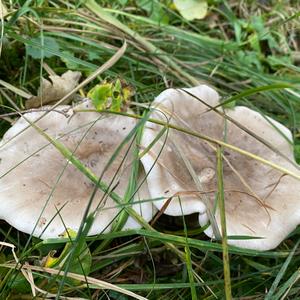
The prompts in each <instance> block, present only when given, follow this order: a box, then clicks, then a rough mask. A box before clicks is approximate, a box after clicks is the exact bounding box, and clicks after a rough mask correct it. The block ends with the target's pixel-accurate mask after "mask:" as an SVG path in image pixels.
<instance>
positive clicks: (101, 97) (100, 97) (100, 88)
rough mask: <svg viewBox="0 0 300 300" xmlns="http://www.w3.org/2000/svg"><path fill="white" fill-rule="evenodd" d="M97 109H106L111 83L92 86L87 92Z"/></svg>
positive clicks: (110, 94)
mask: <svg viewBox="0 0 300 300" xmlns="http://www.w3.org/2000/svg"><path fill="white" fill-rule="evenodd" d="M87 96H88V98H90V99H91V100H92V102H93V104H94V106H95V108H96V109H97V110H103V109H106V107H107V106H108V101H109V99H110V98H111V96H112V84H111V83H103V84H97V85H96V86H94V87H93V88H92V89H91V90H90V91H89V92H88V94H87Z"/></svg>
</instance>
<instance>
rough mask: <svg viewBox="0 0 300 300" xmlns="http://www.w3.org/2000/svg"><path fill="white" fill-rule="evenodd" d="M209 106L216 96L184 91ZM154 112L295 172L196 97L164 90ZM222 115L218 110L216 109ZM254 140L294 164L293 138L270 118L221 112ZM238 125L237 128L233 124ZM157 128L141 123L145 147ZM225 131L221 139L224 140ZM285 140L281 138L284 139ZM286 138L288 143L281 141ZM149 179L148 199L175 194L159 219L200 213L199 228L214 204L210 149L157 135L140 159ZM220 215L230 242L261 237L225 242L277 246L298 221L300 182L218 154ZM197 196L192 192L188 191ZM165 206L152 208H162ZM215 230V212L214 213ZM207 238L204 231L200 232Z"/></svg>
mask: <svg viewBox="0 0 300 300" xmlns="http://www.w3.org/2000/svg"><path fill="white" fill-rule="evenodd" d="M185 90H186V91H188V92H189V93H190V94H193V95H195V96H196V97H198V98H200V99H201V100H202V101H204V102H205V103H207V104H208V105H209V106H216V105H218V104H219V96H218V94H217V93H216V92H215V91H214V90H213V89H211V88H209V87H207V86H205V85H201V86H198V87H195V88H191V89H185ZM153 107H155V108H156V110H155V111H154V112H153V113H152V114H151V118H154V119H159V120H162V121H165V122H167V121H169V122H170V124H173V125H177V126H180V127H183V128H188V129H190V130H192V131H194V132H197V133H199V134H202V135H206V136H209V137H211V138H214V139H218V140H221V141H222V140H224V139H225V141H226V142H227V143H228V144H231V145H234V146H236V147H238V148H241V149H243V150H246V151H248V152H251V153H253V154H255V155H257V156H259V157H261V158H264V159H267V160H269V161H271V162H273V163H275V164H278V165H279V166H281V167H284V168H286V169H288V170H290V171H292V172H294V173H296V174H300V172H299V170H298V169H297V168H296V167H295V166H293V165H292V164H291V163H290V162H288V161H287V160H286V159H285V158H283V157H282V156H281V155H279V154H278V153H275V152H273V151H272V150H271V149H269V147H267V146H266V145H264V144H263V143H262V142H260V141H258V140H257V139H256V138H254V137H253V136H251V135H249V134H248V133H246V132H245V131H244V130H242V129H241V128H240V127H238V126H237V125H235V124H234V123H233V122H231V121H229V120H227V121H225V120H224V118H223V117H222V116H221V115H220V114H218V113H216V112H215V111H213V110H209V111H208V109H207V106H206V105H205V104H203V103H201V101H199V100H197V99H196V98H194V97H192V96H190V95H188V94H187V93H185V92H184V91H181V90H175V89H169V90H166V91H164V92H163V93H162V94H160V95H159V96H158V97H157V98H156V99H155V101H154V102H153ZM219 111H220V112H222V110H221V109H220V110H219ZM224 112H225V113H226V114H227V115H228V117H230V118H231V119H233V120H235V121H236V122H238V123H239V124H241V125H242V126H244V127H246V128H247V129H248V130H249V131H251V132H253V133H255V134H256V135H257V136H258V137H260V138H261V139H263V140H265V141H266V142H267V143H269V144H271V145H272V146H273V147H274V149H277V150H278V151H279V152H281V153H282V154H283V155H285V156H286V157H287V158H289V159H290V160H291V161H293V162H295V161H294V157H293V147H292V145H291V141H292V135H291V133H290V131H289V130H288V129H287V128H286V127H284V126H283V125H281V124H279V123H278V122H276V121H275V120H273V119H271V118H268V117H263V116H261V115H260V114H259V113H257V112H255V111H253V110H251V109H249V108H246V107H241V106H240V107H239V106H237V107H235V108H234V109H226V110H225V111H224ZM236 124H237V123H236ZM162 128H163V126H161V125H158V124H154V123H150V122H149V123H147V126H146V128H145V134H144V137H143V140H142V146H143V148H145V149H146V148H147V147H148V146H149V145H150V144H151V143H152V142H153V141H154V140H155V138H157V135H158V133H159V132H160V130H161V129H162ZM224 132H226V134H224ZM284 136H285V137H284ZM288 140H289V141H290V142H288ZM142 163H143V165H144V167H145V170H146V172H150V173H149V174H148V178H147V181H148V186H149V190H150V194H151V196H152V197H153V198H156V197H162V196H166V195H167V196H169V197H170V196H172V195H176V194H178V193H179V194H181V197H180V200H181V207H182V208H181V207H180V204H179V202H178V199H176V197H175V198H174V199H173V200H172V201H171V202H170V204H169V206H168V208H167V209H166V211H165V213H166V214H169V215H181V214H182V213H183V214H190V213H193V212H199V213H200V214H199V222H200V225H201V226H204V225H206V224H207V223H208V221H209V218H208V214H207V211H206V208H208V210H209V211H211V212H213V211H214V210H215V207H217V206H216V203H215V201H216V193H217V176H216V149H215V145H214V144H212V143H209V142H206V141H204V140H201V139H199V138H197V137H193V136H190V135H188V134H185V133H182V132H179V131H176V130H174V129H170V130H169V132H168V135H166V134H164V135H163V136H162V137H160V138H159V139H158V140H157V142H156V143H155V145H154V146H153V147H152V148H151V149H150V150H149V151H148V153H147V154H145V155H144V157H143V158H142ZM223 173H224V194H225V212H226V223H227V234H228V235H229V236H234V235H235V236H248V237H261V239H229V243H230V244H232V245H236V246H241V247H245V248H252V249H258V250H267V249H272V248H274V247H276V246H277V245H278V244H279V243H280V242H281V241H282V240H283V239H284V238H285V237H286V236H287V235H288V234H289V233H290V232H291V231H292V230H293V229H295V227H296V226H297V225H298V224H299V223H300V198H299V195H300V182H299V181H297V180H296V179H294V178H292V177H290V176H288V175H286V176H283V174H282V173H280V172H279V171H277V170H275V169H274V168H271V167H270V166H267V165H264V164H262V163H260V162H259V161H257V160H255V159H252V158H250V157H247V156H245V155H243V154H240V153H238V152H236V151H233V150H230V149H228V148H224V155H223ZM195 191H198V193H195ZM165 202H166V200H162V201H158V202H156V203H154V204H155V205H156V206H157V208H158V209H161V208H162V206H163V205H164V203H165ZM215 218H216V223H217V225H218V227H219V228H220V215H219V210H218V208H216V212H215ZM205 232H206V234H207V235H209V236H210V237H214V233H213V230H212V228H211V226H209V228H208V229H207V230H206V231H205Z"/></svg>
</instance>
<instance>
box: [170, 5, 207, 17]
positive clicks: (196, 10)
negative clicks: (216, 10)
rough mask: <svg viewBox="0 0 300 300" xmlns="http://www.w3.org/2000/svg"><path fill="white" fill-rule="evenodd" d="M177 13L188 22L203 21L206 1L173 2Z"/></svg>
mask: <svg viewBox="0 0 300 300" xmlns="http://www.w3.org/2000/svg"><path fill="white" fill-rule="evenodd" d="M173 3H174V5H175V6H176V8H177V10H178V11H179V13H180V14H181V15H182V16H183V17H184V18H185V19H186V20H188V21H192V20H194V19H203V18H204V17H205V16H206V13H207V1H206V0H173Z"/></svg>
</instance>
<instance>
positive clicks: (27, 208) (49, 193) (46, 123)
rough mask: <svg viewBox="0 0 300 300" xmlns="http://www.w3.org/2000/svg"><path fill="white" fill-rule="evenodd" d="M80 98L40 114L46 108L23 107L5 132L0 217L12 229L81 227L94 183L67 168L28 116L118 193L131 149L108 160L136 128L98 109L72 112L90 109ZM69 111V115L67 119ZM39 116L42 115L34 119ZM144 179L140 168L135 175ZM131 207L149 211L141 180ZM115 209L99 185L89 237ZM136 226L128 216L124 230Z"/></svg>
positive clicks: (46, 233) (52, 232) (0, 150)
mask: <svg viewBox="0 0 300 300" xmlns="http://www.w3.org/2000/svg"><path fill="white" fill-rule="evenodd" d="M91 108H93V107H92V104H91V102H90V101H86V102H84V103H82V104H80V105H79V106H77V107H75V109H72V107H70V106H66V105H64V106H59V107H58V108H57V109H56V110H53V111H50V112H49V113H48V114H47V115H46V116H44V117H43V118H40V117H41V115H42V114H44V112H29V113H26V114H24V117H21V118H20V119H18V121H17V122H16V123H15V124H14V125H13V126H12V127H11V128H10V129H9V130H8V131H7V132H6V134H5V135H4V137H3V139H2V141H1V142H0V203H1V208H0V218H1V219H4V220H6V221H7V222H8V223H10V224H11V225H13V226H14V227H16V228H17V229H19V230H21V231H23V232H26V233H29V234H33V235H34V236H37V237H40V238H49V237H57V236H58V235H59V234H62V233H63V232H64V231H65V230H66V229H67V228H71V229H73V230H75V231H77V230H78V229H79V226H80V224H81V222H82V218H83V215H84V212H85V210H86V208H87V205H88V203H89V201H90V199H91V195H92V193H93V191H94V188H95V186H94V183H93V182H91V181H90V180H89V179H88V178H86V176H85V175H83V174H82V173H81V172H80V171H79V170H78V169H77V168H76V167H75V166H74V165H72V164H71V163H70V162H69V161H68V160H67V159H66V158H65V157H64V156H63V155H62V154H61V153H60V152H59V151H58V150H57V149H56V148H55V147H54V146H53V145H52V144H51V143H49V142H48V141H47V140H46V139H45V138H44V137H43V136H42V135H41V134H40V133H39V132H38V131H36V129H35V128H34V127H29V128H27V129H26V130H24V129H25V128H26V127H28V120H29V121H31V122H35V121H36V120H38V121H37V122H36V125H37V126H38V127H39V128H40V129H41V130H43V131H45V132H46V133H47V134H48V135H50V136H51V137H53V138H55V139H58V140H59V141H60V142H61V143H63V144H64V145H65V146H66V147H67V148H68V149H69V150H70V151H72V153H73V154H74V156H75V157H76V158H78V159H79V160H80V161H81V162H82V163H84V164H85V166H86V167H88V168H89V169H90V170H91V171H92V172H93V173H94V174H96V175H98V176H100V175H101V174H102V173H103V176H102V178H101V179H102V181H103V182H105V183H107V185H110V186H111V187H112V189H113V190H114V192H116V193H118V194H119V195H120V196H121V197H123V196H124V194H125V192H126V189H127V184H128V181H129V178H130V173H131V165H132V161H133V156H132V149H131V148H129V147H128V145H127V146H124V147H123V148H122V150H121V151H120V152H119V153H118V155H116V157H115V158H114V160H113V162H112V164H111V165H110V166H109V167H108V168H106V164H107V163H108V161H109V160H110V158H111V157H112V155H113V154H114V152H115V150H116V149H117V147H118V146H119V145H120V144H121V143H122V142H123V140H124V139H125V138H126V136H127V135H128V134H129V132H130V131H131V130H132V129H133V128H134V127H135V125H136V122H135V120H134V119H133V118H129V117H124V116H117V115H104V114H99V113H96V112H76V113H75V110H82V109H91ZM66 114H67V116H66ZM39 119H40V120H39ZM140 176H141V177H143V176H144V175H143V173H142V171H141V174H140ZM134 198H135V199H134V202H135V204H134V205H133V208H134V209H135V210H136V212H138V213H139V214H140V215H141V216H143V218H144V219H145V220H146V221H149V220H150V219H151V218H152V216H153V214H154V213H155V211H156V210H155V208H154V207H153V206H152V204H151V203H150V202H143V203H139V199H149V192H148V188H147V185H146V184H143V185H142V186H141V187H140V188H139V190H138V191H137V193H136V194H135V197H134ZM119 211H120V207H118V206H117V204H116V203H115V202H114V201H113V200H112V199H111V198H110V197H107V195H106V194H105V193H104V192H102V191H100V190H98V191H97V193H96V196H95V197H94V198H93V199H92V205H91V207H90V212H96V217H95V220H94V223H93V225H92V228H91V229H90V232H89V234H90V235H93V234H98V233H102V232H107V231H109V230H110V228H111V224H112V222H113V220H114V218H115V217H116V216H117V214H118V213H119ZM136 227H139V224H138V223H137V222H136V221H135V220H133V219H131V218H130V217H129V218H128V220H127V223H126V224H125V226H124V228H136Z"/></svg>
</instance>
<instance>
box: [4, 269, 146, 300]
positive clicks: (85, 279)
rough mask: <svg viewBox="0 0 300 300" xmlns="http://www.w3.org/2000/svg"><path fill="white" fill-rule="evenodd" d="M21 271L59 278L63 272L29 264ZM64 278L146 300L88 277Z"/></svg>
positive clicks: (71, 276)
mask: <svg viewBox="0 0 300 300" xmlns="http://www.w3.org/2000/svg"><path fill="white" fill-rule="evenodd" d="M2 266H3V267H6V268H10V269H15V268H16V267H17V265H16V264H3V265H2ZM21 270H24V271H25V272H28V271H31V272H32V271H36V272H46V273H48V274H51V275H60V276H62V275H64V272H62V271H61V270H56V269H51V268H42V267H38V266H31V265H29V264H25V265H23V266H22V267H21ZM66 277H68V278H71V279H75V280H79V281H81V282H84V283H86V284H87V285H94V286H95V287H97V288H98V289H107V290H112V291H115V292H118V293H121V294H124V295H127V296H130V297H133V298H134V299H138V300H147V298H145V297H142V296H139V295H137V294H135V293H133V292H130V291H127V290H125V289H123V288H120V287H118V286H115V285H113V284H111V283H108V282H105V281H103V280H99V279H95V278H93V277H90V276H83V275H80V274H76V273H72V272H68V273H67V275H66Z"/></svg>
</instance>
